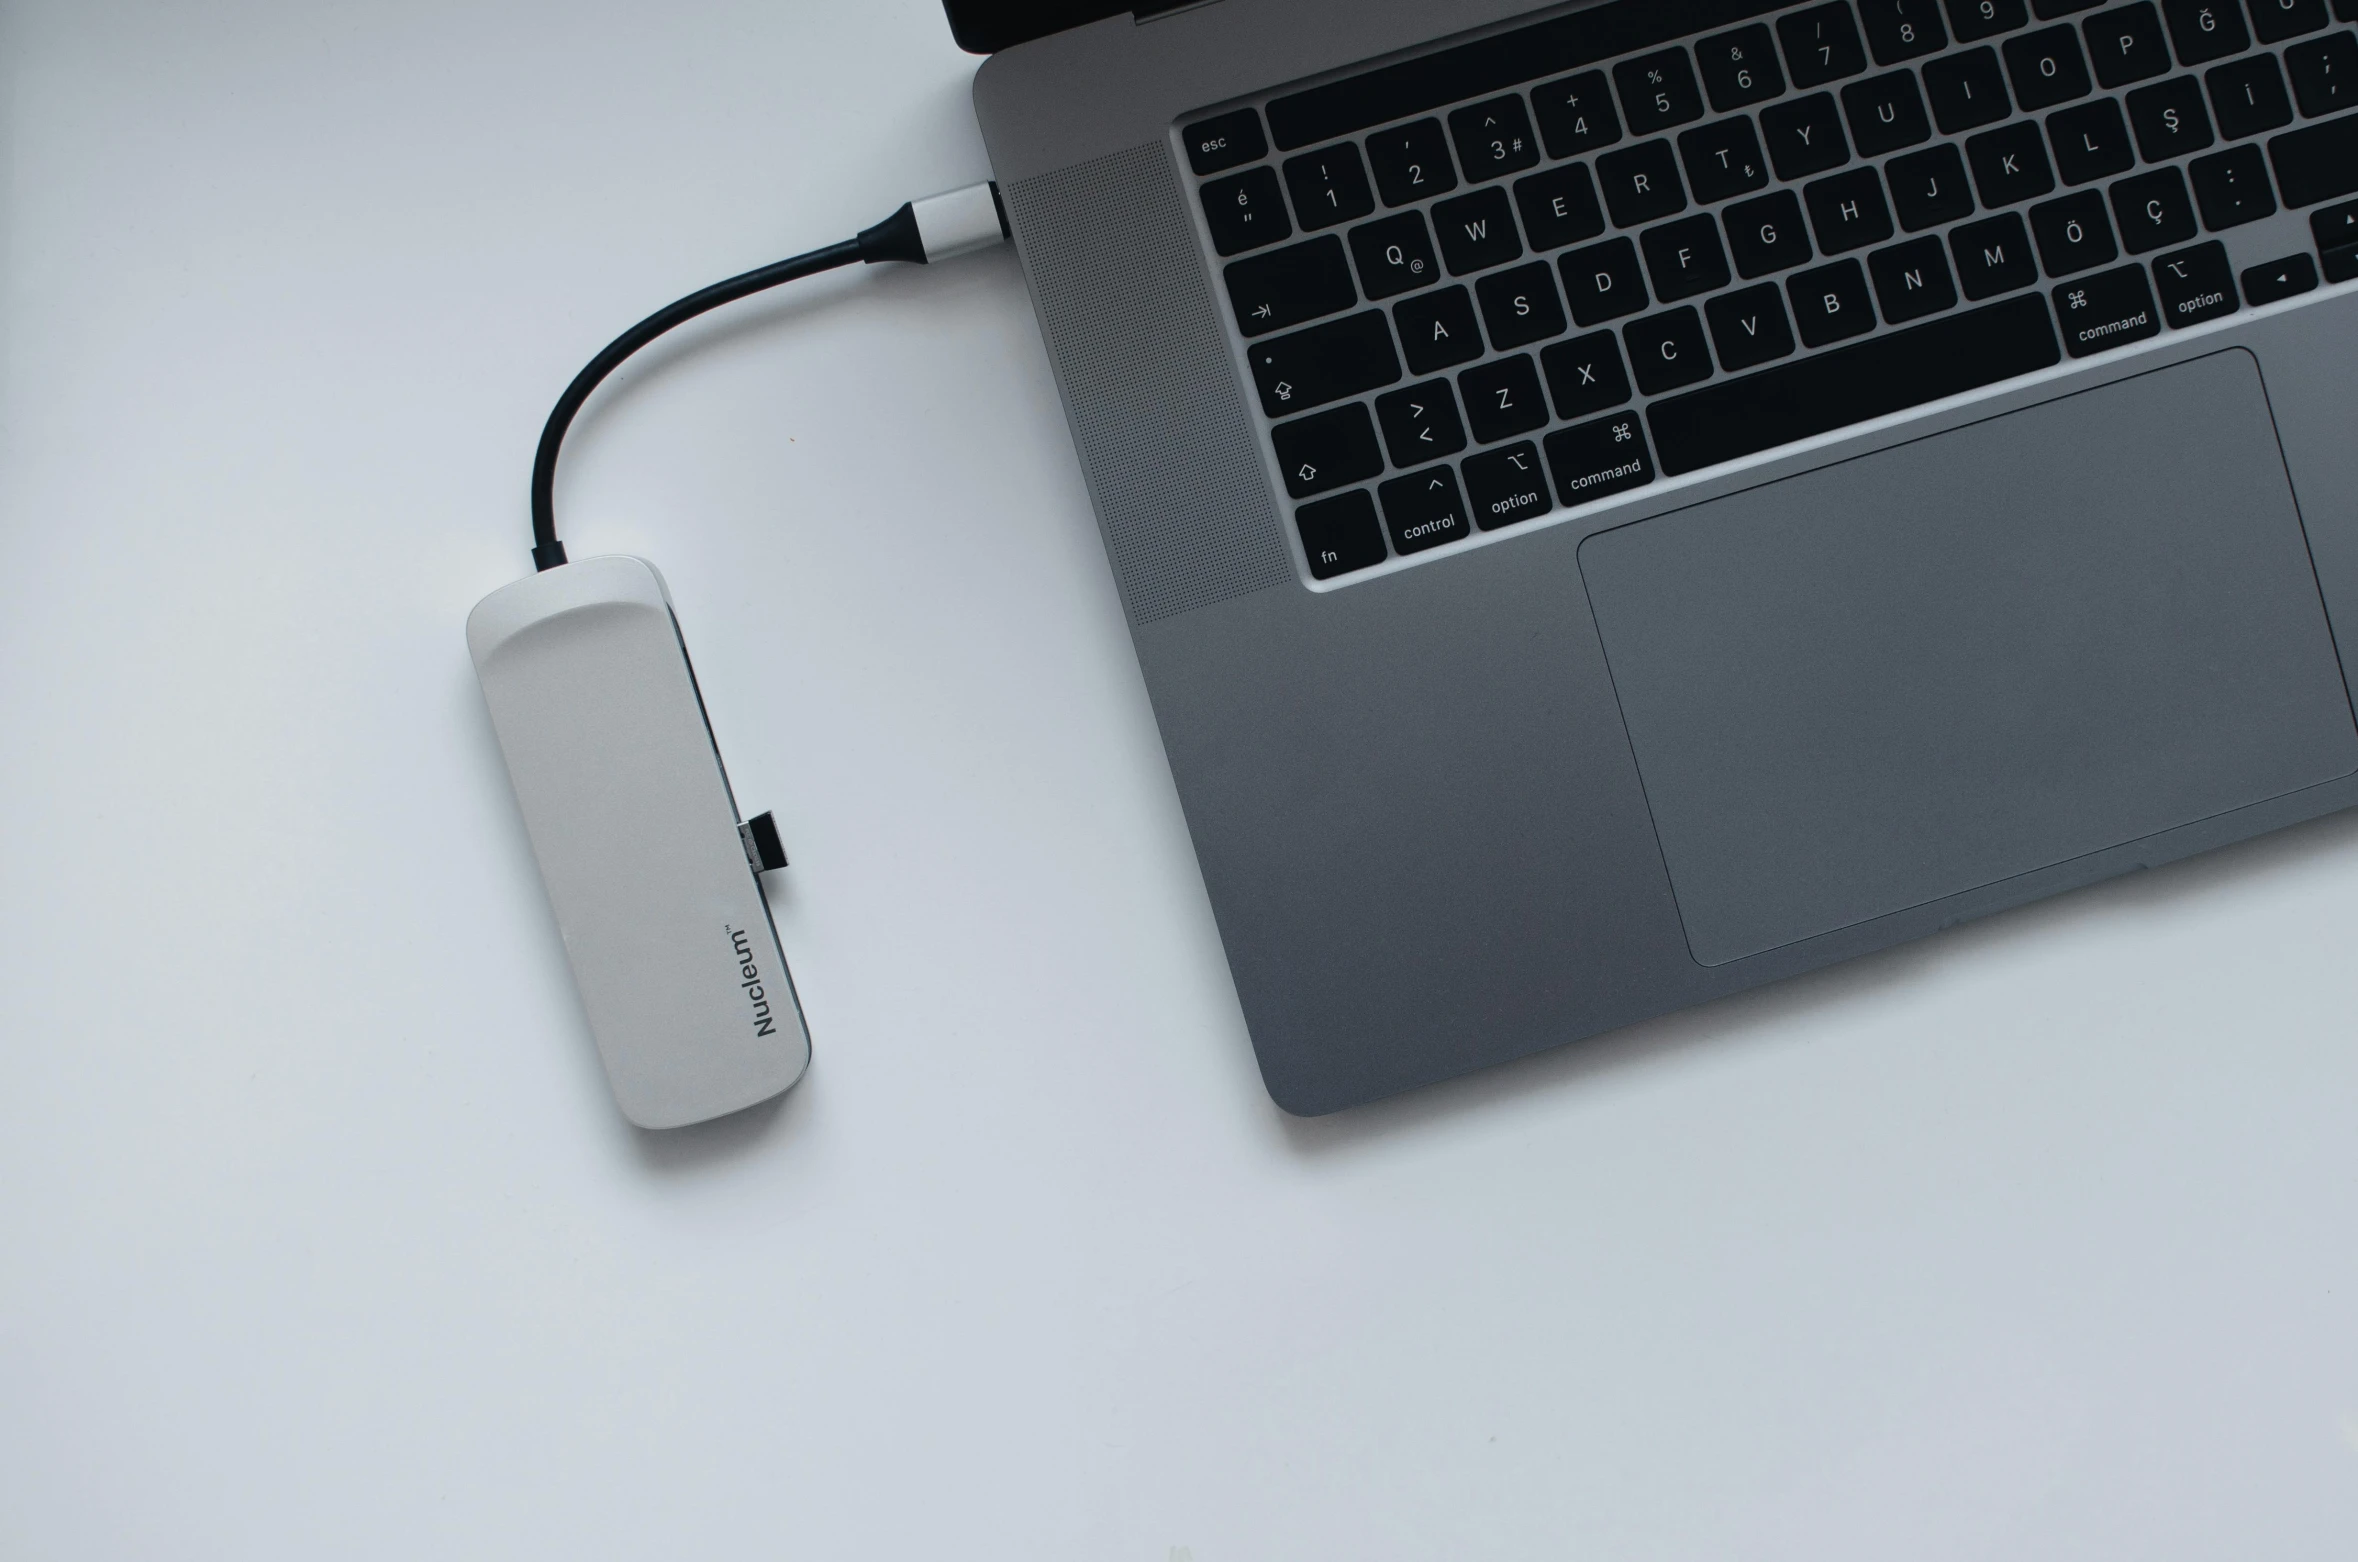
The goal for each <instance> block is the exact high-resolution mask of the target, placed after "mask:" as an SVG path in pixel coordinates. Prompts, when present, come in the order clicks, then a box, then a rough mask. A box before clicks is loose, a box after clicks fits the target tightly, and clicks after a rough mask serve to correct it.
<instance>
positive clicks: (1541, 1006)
mask: <svg viewBox="0 0 2358 1562" xmlns="http://www.w3.org/2000/svg"><path fill="white" fill-rule="evenodd" d="M2337 5H2338V6H2339V9H2338V10H2337V9H2336V7H2337ZM951 9H952V13H953V19H954V20H955V21H957V22H958V23H959V24H960V27H961V32H962V35H963V37H964V38H965V40H966V41H967V42H969V44H970V45H975V46H980V47H984V48H995V49H996V52H995V53H993V54H992V55H991V57H990V58H989V59H988V60H987V61H985V62H984V64H983V65H982V67H981V70H980V73H979V75H978V77H977V80H976V84H975V103H976V107H977V110H978V114H979V117H980V121H981V126H982V130H983V134H984V136H985V139H986V141H987V143H988V146H989V150H990V155H991V161H992V166H993V169H994V171H995V173H996V175H997V178H998V180H999V182H1000V185H1001V188H1002V192H1003V195H1004V199H1005V202H1006V208H1007V213H1008V216H1009V218H1010V221H1011V224H1012V228H1013V233H1014V238H1015V242H1016V245H1017V248H1018V251H1019V253H1020V256H1021V259H1022V264H1023V268H1024V272H1025V275H1026V278H1027V280H1028V283H1029V286H1030V288H1031V290H1032V294H1033V299H1034V302H1035V305H1036V307H1037V311H1038V314H1039V318H1040V321H1041V326H1042V330H1043V332H1044V334H1045V337H1046V341H1047V346H1048V350H1049V357H1050V360H1051V362H1052V363H1053V365H1054V368H1055V372H1056V376H1057V379H1058V383H1059V385H1060V387H1061V390H1062V394H1063V397H1064V402H1065V406H1066V409H1067V412H1068V414H1069V416H1070V419H1071V423H1072V428H1073V434H1074V441H1075V444H1076V446H1077V448H1078V451H1079V454H1080V458H1081V463H1082V466H1083V468H1084V470H1085V472H1086V474H1087V479H1088V483H1089V489H1090V493H1091V495H1092V498H1093V501H1094V503H1095V507H1096V510H1097V514H1098V517H1099V520H1100V522H1101V525H1102V528H1103V532H1104V537H1105V545H1106V550H1107V554H1108V557H1109V559H1110V561H1111V564H1112V569H1113V574H1114V577H1115V580H1116V582H1117V584H1118V586H1119V589H1120V592H1121V596H1122V600H1123V602H1124V605H1125V607H1126V609H1127V612H1128V616H1129V621H1130V625H1131V629H1132V633H1133V636H1134V639H1135V643H1136V647H1137V653H1138V658H1139V663H1140V666H1141V668H1142V669H1143V671H1144V675H1145V681H1146V685H1147V688H1148V690H1149V693H1150V695H1151V698H1152V700H1153V704H1154V709H1155V713H1156V717H1157V720H1158V721H1159V723H1160V727H1161V731H1162V735H1163V740H1164V743H1165V746H1166V749H1167V752H1168V755H1169V759H1170V764H1171V770H1172V774H1173V776H1174V778H1175V780H1176V783H1177V787H1178V794H1179V797H1180V800H1181V802H1182V804H1183V806H1184V809H1185V812H1186V817H1187V820H1188V824H1189V827H1190V829H1191V831H1192V833H1193V838H1194V843H1195V847H1196V851H1197V854H1198V858H1199V860H1200V863H1201V866H1202V870H1203V875H1204V882H1205V884H1206V887H1207V889H1208V891H1209V894H1210V899H1211V905H1212V908H1213V910H1214V912H1215V914H1216V916H1217V919H1218V923H1219V927H1220V932H1221V936H1222V939H1223V941H1224V944H1225V947H1226V952H1227V956H1228V960H1229V964H1230V968H1231V971H1232V973H1233V975H1234V978H1235V983H1236V989H1237V993H1238V997H1239V1000H1240V1002H1241V1004H1242V1007H1243V1012H1244V1015H1245V1018H1246V1020H1247V1022H1248V1024H1249V1027H1250V1030H1251V1034H1252V1039H1253V1044H1254V1047H1255V1049H1256V1051H1257V1054H1258V1057H1259V1061H1260V1065H1261V1070H1262V1074H1263V1077H1264V1079H1265V1081H1266V1083H1267V1086H1268V1089H1269V1092H1270V1094H1271V1096H1272V1097H1273V1098H1274V1099H1275V1100H1276V1102H1277V1103H1278V1104H1279V1105H1280V1106H1282V1107H1284V1108H1285V1109H1286V1110H1288V1111H1291V1112H1295V1113H1322V1112H1328V1111H1333V1110H1336V1109H1339V1108H1343V1107H1348V1106H1351V1105H1354V1104H1357V1103H1362V1102H1366V1101H1370V1100H1373V1099H1376V1098H1379V1097H1382V1096H1386V1095H1389V1094H1392V1093H1395V1092H1398V1091H1403V1090H1407V1089H1410V1088H1413V1087H1415V1086H1418V1085H1422V1084H1425V1083H1428V1082H1431V1081H1436V1080H1440V1079H1444V1078H1447V1077H1449V1076H1452V1075H1456V1074H1460V1073H1463V1072H1465V1071H1467V1070H1471V1069H1476V1068H1481V1067H1484V1066H1487V1065H1490V1064H1494V1063H1498V1062H1501V1061H1504V1060H1507V1059H1511V1058H1515V1057H1518V1056H1522V1055H1524V1054H1528V1053H1531V1052H1534V1051H1537V1050H1539V1049H1542V1048H1549V1047H1555V1046H1559V1045H1562V1044H1564V1043H1567V1042H1570V1041H1574V1040H1576V1039H1579V1038H1581V1037H1585V1036H1589V1035H1592V1034H1594V1033H1597V1032H1600V1031H1604V1030H1607V1029H1610V1028H1613V1027H1617V1026H1622V1025H1627V1024H1630V1023H1632V1022H1634V1021H1638V1020H1643V1019H1646V1018H1648V1017H1650V1016H1654V1015H1659V1014H1662V1013H1665V1012H1667V1011H1670V1010H1674V1009H1678V1008H1681V1007H1684V1006H1687V1005H1692V1004H1697V1003H1701V1002H1704V1001H1706V1000H1709V999H1712V998H1716V997H1719V996H1722V995H1725V994H1729V993H1733V992H1736V991H1739V990H1742V989H1745V988H1750V987H1754V986H1758V985H1760V984H1762V983H1765V982H1772V981H1776V980H1778V979H1780V978H1783V977H1787V976H1791V975H1794V974H1796V973H1798V972H1802V971H1806V970H1809V969H1812V968H1814V967H1818V966H1823V965H1826V964H1829V963H1831V962H1834V961H1838V960H1844V959H1848V958H1850V957H1852V956H1854V955H1859V954H1863V953H1865V952H1867V951H1870V950H1875V949H1879V948H1882V947H1885V946H1887V945H1891V944H1895V943H1898V942H1901V941H1903V940H1907V939H1913V938H1918V937H1921V936H1923V935H1925V934H1928V933H1931V932H1934V931H1936V930H1938V929H1941V928H1944V927H1947V926H1950V925H1952V924H1954V923H1957V922H1960V921H1963V920H1965V919H1968V918H1973V917H1979V916H1982V915H1985V914H1988V913H1990V912H1993V911H1997V910H2000V909H2002V908H2005V907H2009V906H2015V905H2019V904H2022V903H2024V902H2027V901H2031V900H2035V899H2038V898H2040V897H2043V896H2047V895H2053V894H2058V893H2061V892H2063V891H2066V890H2070V889H2073V888H2076V887H2078V886H2081V885H2085V884H2089V883H2092V882H2094V881H2097V880H2101V879H2105V878H2108V877H2111V876H2113V875H2117V874H2122V873H2126V872H2129V871H2131V870H2134V869H2137V868H2141V867H2147V866H2151V865H2154V864H2158V863H2162V862H2166V861H2169V860H2171V859H2174V858H2179V857H2183V856H2186V855H2188V854H2191V853H2194V852H2199V851H2203V850H2206V849H2209V848H2211V847H2214V846H2219V845H2222V844H2225V843H2228V842H2232V841H2236V840H2240V839H2243V838H2246V837H2249V836H2252V835H2256V834H2259V833H2260V832H2263V831H2267V830H2273V829H2277V828H2280V827H2282V826H2285V825H2289V824H2292V823H2294V822H2296V821H2299V820H2303V819H2308V818H2311V817H2314V816H2317V815H2320V814H2323V813H2326V812H2328V811H2331V810H2334V809H2339V808H2343V807H2347V806H2349V805H2350V804H2352V803H2354V802H2358V723H2354V722H2353V716H2352V709H2351V703H2350V696H2349V692H2348V681H2347V680H2348V673H2349V671H2350V661H2349V656H2348V652H2347V648H2348V647H2350V646H2351V645H2353V644H2358V618H2354V617H2353V615H2358V297H2354V296H2353V294H2354V293H2358V283H2353V282H2351V281H2350V280H2348V279H2350V278H2351V277H2353V276H2358V201H2354V200H2353V197H2358V128H2354V127H2358V116H2354V115H2353V112H2352V110H2353V108H2358V97H2353V96H2352V93H2353V92H2358V30H2354V29H2353V25H2352V24H2353V23H2354V22H2358V13H2354V12H2353V10H2352V8H2351V3H2350V0H2156V3H2154V4H2144V3H2139V4H2132V5H2115V6H2087V5H2080V4H2075V3H2072V0H1956V3H1953V4H1951V3H1939V0H1833V3H1832V4H1815V5H1812V4H1791V5H1774V4H1763V3H1759V0H1604V3H1594V4H1585V5H1582V4H1576V5H1572V6H1556V7H1552V8H1544V9H1533V8H1531V7H1529V6H1528V5H1525V4H1519V3H1516V0H1211V3H1205V4H1198V5H1194V6H1189V7H1185V8H1180V9H1168V10H1164V11H1162V12H1160V13H1159V14H1151V15H1138V14H1135V13H1132V12H1126V11H1125V12H1122V13H1119V14H1113V15H1093V13H1096V12H1099V11H1103V10H1105V9H1106V7H1105V6H1104V5H1103V4H1089V3H1086V0H1082V3H1080V4H1077V5H1072V6H1068V7H1065V8H1063V9H1061V10H1060V9H1058V8H1056V7H1041V6H990V5H972V4H963V5H962V4H960V3H958V0H953V4H952V6H951ZM1014 40H1021V41H1014ZM2345 61H2346V62H2348V63H2347V65H2345V63H2344V62H2345ZM2197 111H2199V117H2200V118H2201V119H2202V121H2203V123H2201V124H2196V123H2194V122H2193V117H2194V116H2195V115H2196V113H2197ZM1829 143H1833V144H1829ZM2034 154H2035V156H2034ZM1698 219H1700V220H1698Z"/></svg>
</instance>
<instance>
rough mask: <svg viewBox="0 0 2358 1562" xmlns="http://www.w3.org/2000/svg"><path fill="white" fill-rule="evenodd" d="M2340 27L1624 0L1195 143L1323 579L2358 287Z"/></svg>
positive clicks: (2044, 11) (1276, 446)
mask: <svg viewBox="0 0 2358 1562" xmlns="http://www.w3.org/2000/svg"><path fill="white" fill-rule="evenodd" d="M2354 22H2358V0H2133V3H2130V4H2126V5H2110V6H2103V5H2100V4H2097V3H2091V0H1855V3H1854V0H1818V3H1807V4H1777V3H1764V0H1617V3H1614V4H1609V5H1604V6H1599V7H1595V8H1592V9H1589V10H1586V11H1581V12H1576V13H1573V14H1570V15H1564V16H1556V17H1552V18H1549V19H1548V20H1545V21H1541V22H1538V23H1534V24H1530V25H1527V26H1523V27H1519V28H1516V29H1513V30H1511V31H1507V32H1501V33H1493V34H1490V35H1488V36H1485V37H1482V38H1479V39H1476V40H1474V41H1472V42H1469V43H1464V44H1459V45H1456V46H1454V47H1450V48H1445V49H1442V50H1439V51H1437V52H1435V53H1431V54H1427V55H1423V56H1420V57H1417V58H1413V59H1410V60H1406V61H1403V62H1400V63H1396V64H1392V65H1387V66H1383V67H1380V68H1378V69H1374V70H1370V71H1366V72H1363V73H1361V74H1358V75H1355V76H1351V77H1347V78H1345V79H1342V80H1336V81H1330V82H1327V83H1324V84H1322V85H1319V86H1315V87H1311V88H1309V89H1307V90H1304V91H1297V92H1292V93H1286V94H1281V95H1278V96H1275V97H1273V98H1271V99H1269V100H1267V101H1265V102H1262V103H1257V104H1254V105H1252V106H1248V107H1244V108H1238V109H1234V110H1231V111H1228V112H1224V113H1220V114H1216V115H1213V116H1210V117H1208V118H1204V119H1201V120H1198V121H1193V122H1190V123H1187V124H1185V125H1183V126H1182V127H1181V136H1182V141H1183V144H1184V146H1185V148H1186V151H1187V155H1188V160H1189V162H1190V164H1191V165H1192V168H1193V172H1194V174H1195V176H1196V183H1197V187H1198V195H1199V197H1200V199H1201V202H1202V210H1203V217H1204V234H1205V237H1206V238H1207V239H1208V241H1209V243H1210V245H1211V247H1212V249H1213V250H1214V251H1215V252H1216V253H1217V255H1218V256H1219V257H1220V267H1221V275H1222V281H1223V283H1224V291H1225V293H1226V296H1227V299H1228V301H1229V304H1230V307H1231V309H1232V312H1233V316H1234V319H1235V323H1236V328H1237V330H1238V331H1239V332H1240V333H1241V334H1242V336H1243V338H1244V356H1245V361H1246V364H1247V366H1248V368H1249V370H1250V372H1251V378H1252V382H1253V386H1254V389H1255V392H1256V393H1257V396H1258V398H1259V403H1260V409H1261V412H1262V414H1263V416H1264V418H1265V419H1266V426H1265V433H1266V435H1267V437H1268V439H1269V440H1270V443H1271V446H1272V450H1273V453H1274V456H1275V459H1276V464H1277V469H1278V471H1279V473H1280V475H1281V476H1282V478H1283V481H1284V484H1285V488H1286V491H1287V494H1288V496H1289V498H1290V499H1292V500H1293V501H1295V502H1296V508H1295V512H1294V514H1295V521H1296V525H1297V527H1298V529H1299V531H1300V534H1301V540H1302V547H1303V553H1304V557H1305V558H1306V560H1307V561H1308V564H1309V568H1310V573H1311V574H1312V575H1313V576H1314V577H1316V578H1318V579H1322V580H1323V579H1331V578H1333V577H1336V576H1340V575H1344V574H1348V573H1350V572H1352V571H1356V570H1362V569H1367V568H1371V567H1373V566H1375V565H1378V564H1381V563H1383V562H1385V561H1386V560H1387V559H1389V558H1393V557H1399V556H1405V555H1409V554H1414V553H1419V552H1423V551H1425V550H1427V549H1431V548H1438V547H1443V546H1445V545H1447V544H1450V543H1453V542H1461V541H1464V540H1466V539H1468V538H1471V537H1473V536H1474V535H1476V534H1477V532H1481V531H1491V530H1495V529H1497V528H1500V527H1504V526H1511V525H1514V524H1516V523H1518V522H1522V521H1527V520H1530V519H1533V518H1534V517H1537V516H1541V515H1546V514H1549V513H1551V512H1553V511H1555V510H1558V509H1562V508H1571V507H1576V506H1580V505H1585V504H1590V503H1594V502H1595V501H1597V500H1600V499H1603V498H1606V497H1608V496H1610V495H1613V494H1618V493H1622V492H1625V491H1627V490H1630V489H1633V488H1638V487H1642V486H1644V485H1645V484H1648V483H1651V482H1654V481H1655V480H1656V479H1657V477H1658V476H1660V475H1677V474H1679V473H1684V472H1690V471H1694V470H1697V469H1699V468H1702V467H1706V466H1711V465H1714V464H1716V463H1719V462H1722V461H1730V460H1735V459H1738V458H1740V457H1743V456H1748V455H1752V454H1754V453H1757V452H1759V451H1762V450H1767V449H1771V448H1773V447H1775V446H1778V445H1783V444H1788V443H1791V442H1793V441H1795V440H1800V439H1807V438H1810V437H1812V436H1815V435H1819V434H1824V433H1828V432H1831V431H1833V430H1835V429H1839V428H1842V427H1845V426H1847V425H1850V424H1853V423H1857V422H1861V421H1864V420H1866V419H1869V418H1875V417H1880V416H1883V415H1885V414H1888V413H1892V412H1897V411H1901V410H1904V409H1906V408H1909V407H1914V406H1920V405H1923V404H1924V403H1927V402H1930V401H1935V400H1938V399H1940V398H1942V397H1945V396H1951V395H1956V394H1959V393H1961V392H1964V391H1969V390H1973V389H1976V388H1978V387H1980V386H1984V385H1989V384H1994V383H1996V382H1998V381H2000V380H2005V379H2010V378H2012V377H2014V376H2017V375H2021V374H2027V373H2031V372H2034V371H2036V370H2039V369H2044V368H2047V367H2050V366H2052V365H2054V364H2057V363H2060V362H2063V361H2065V356H2066V355H2067V354H2068V355H2069V356H2071V357H2074V358H2081V357H2088V356H2092V355H2095V354H2099V353H2104V352H2108V351H2111V350H2113V349H2116V348H2119V347H2122V346H2125V345H2127V344H2129V343H2131V342H2136V341H2141V340H2144V339H2146V338H2150V337H2154V336H2158V335H2160V334H2161V333H2162V331H2163V330H2164V328H2165V326H2166V327H2169V328H2183V327H2186V326H2191V325H2196V324H2199V323H2202V322H2204V321H2209V320H2215V319H2218V318H2220V317H2222V316H2225V315H2229V314H2232V313H2234V312H2235V311H2237V310H2238V309H2240V308H2244V307H2247V306H2258V305H2262V304H2267V303H2273V302H2276V301H2278V300H2280V299H2284V298H2288V297H2291V296H2293V295H2296V294H2299V293H2303V292H2307V291H2309V290H2311V289H2314V288H2316V287H2318V286H2319V285H2320V280H2321V279H2322V280H2323V281H2326V282H2339V281H2348V280H2351V279H2353V278H2358V200H2350V199H2347V198H2348V197H2351V196H2354V195H2358V113H2354V112H2352V111H2353V110H2358V31H2354V30H2353V29H2352V27H2351V25H2350V24H2352V23H2354ZM2296 210H2307V211H2309V224H2308V227H2309V234H2308V237H2309V243H2308V244H2307V245H2306V246H2305V247H2301V248H2298V249H2295V250H2293V252H2291V253H2287V254H2284V255H2282V256H2281V257H2278V258H2276V259H2272V260H2269V261H2266V262H2263V263H2262V264H2259V265H2254V266H2248V267H2246V268H2244V269H2242V270H2241V271H2240V272H2238V271H2237V270H2236V269H2235V267H2234V266H2233V265H2232V264H2231V263H2230V260H2229V255H2228V249H2227V246H2226V244H2225V243H2224V242H2222V241H2221V240H2220V239H2218V238H2217V237H2214V235H2217V234H2219V233H2222V232H2225V231H2227V230H2231V229H2234V228H2238V227H2242V226H2244V225H2246V224H2250V223H2255V222H2258V221H2261V220H2262V219H2265V218H2272V217H2275V216H2277V215H2278V213H2279V212H2280V211H2296ZM2271 231H2272V230H2271Z"/></svg>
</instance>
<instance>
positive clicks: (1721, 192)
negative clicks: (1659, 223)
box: [1678, 117, 1769, 205]
mask: <svg viewBox="0 0 2358 1562" xmlns="http://www.w3.org/2000/svg"><path fill="white" fill-rule="evenodd" d="M1678 157H1679V161H1680V162H1681V163H1683V164H1685V165H1686V170H1687V188H1688V189H1689V190H1691V191H1693V192H1694V195H1695V199H1696V200H1697V201H1699V202H1701V203H1703V204H1705V205H1710V204H1713V203H1715V202H1718V201H1724V200H1726V199H1728V198H1729V197H1730V196H1734V195H1742V194H1744V193H1745V192H1746V191H1748V190H1757V189H1760V188H1761V187H1762V186H1763V185H1765V184H1767V183H1768V179H1769V174H1768V159H1767V158H1765V157H1763V156H1761V154H1760V138H1759V137H1758V136H1756V135H1754V134H1753V133H1752V121H1751V120H1749V119H1745V118H1742V117H1738V118H1735V119H1723V120H1719V121H1717V122H1716V123H1713V124H1709V125H1698V126H1696V127H1695V128H1694V129H1693V130H1685V131H1681V132H1680V133H1679V138H1678Z"/></svg>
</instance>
